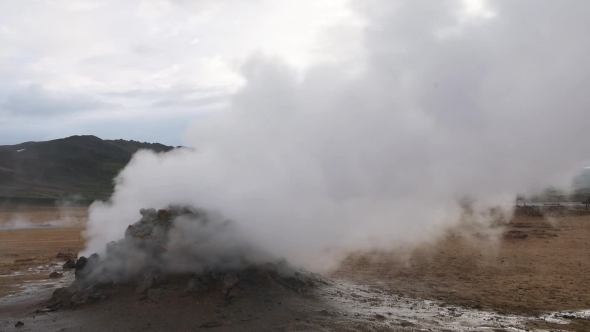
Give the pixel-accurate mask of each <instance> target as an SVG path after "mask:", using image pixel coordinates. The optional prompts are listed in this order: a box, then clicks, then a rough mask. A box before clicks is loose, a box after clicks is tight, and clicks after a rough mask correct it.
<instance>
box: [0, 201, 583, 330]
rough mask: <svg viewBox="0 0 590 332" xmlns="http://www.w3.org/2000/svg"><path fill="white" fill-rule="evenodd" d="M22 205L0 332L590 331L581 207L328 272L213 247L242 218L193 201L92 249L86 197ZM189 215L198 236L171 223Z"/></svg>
mask: <svg viewBox="0 0 590 332" xmlns="http://www.w3.org/2000/svg"><path fill="white" fill-rule="evenodd" d="M17 214H18V216H19V220H20V223H14V222H13V223H7V222H4V223H3V227H2V229H0V239H1V241H0V264H1V265H0V275H1V277H0V313H1V316H0V317H1V320H0V330H2V331H11V330H14V329H19V330H22V331H78V330H80V331H199V330H211V331H236V330H248V331H419V330H425V331H428V330H430V331H490V330H491V331H526V330H545V331H583V330H588V329H590V311H588V310H587V309H588V308H590V300H589V299H590V291H589V289H588V287H587V285H588V282H589V281H590V280H589V278H590V263H588V260H587V259H585V258H586V256H587V250H586V248H587V246H588V242H589V241H590V213H589V212H587V211H586V210H585V209H584V208H583V206H581V207H568V208H565V207H563V206H562V207H522V206H520V207H515V210H514V214H513V215H512V216H510V217H508V218H507V219H505V220H503V219H501V218H499V219H498V220H497V222H496V223H495V224H494V226H493V227H492V228H493V229H494V230H495V231H494V232H491V231H489V230H488V231H485V232H482V231H481V229H474V228H473V227H466V226H465V225H462V224H459V225H457V226H456V227H455V228H450V229H448V231H447V232H446V233H445V234H444V235H441V236H440V237H438V238H437V239H435V240H433V241H430V242H427V243H424V244H422V245H420V246H418V247H411V248H410V247H409V248H404V247H399V248H394V249H391V250H387V251H372V252H360V251H359V252H351V253H349V254H348V255H347V256H346V257H344V258H343V260H342V262H341V263H339V264H338V265H337V266H335V267H334V268H332V269H330V270H329V271H325V272H323V273H321V274H317V273H312V272H309V271H306V270H305V269H303V268H301V267H298V266H295V265H292V264H290V263H289V262H288V261H285V260H282V259H280V257H274V256H273V255H272V254H271V253H264V252H261V251H260V250H259V248H256V247H252V246H248V245H246V244H240V243H237V242H233V243H231V242H230V243H224V246H225V248H227V249H226V250H225V251H221V249H220V246H218V245H213V244H206V243H207V242H210V240H208V239H207V238H206V237H213V239H214V240H213V241H236V239H235V238H232V236H233V235H232V233H233V232H235V231H236V230H235V229H234V225H233V222H232V221H227V220H224V219H223V218H221V217H220V216H219V215H216V214H214V213H211V212H209V211H205V210H200V209H196V208H192V207H180V206H178V207H174V206H173V207H167V208H166V209H160V210H156V209H142V210H141V213H140V211H137V218H136V219H137V220H135V221H131V222H130V223H129V225H131V226H128V227H127V228H126V230H125V233H124V234H121V236H120V237H119V239H117V241H115V242H111V243H110V244H109V246H108V248H107V249H106V251H104V253H102V254H100V255H99V256H100V257H97V256H89V257H85V258H81V256H79V253H80V252H81V251H82V250H84V248H85V237H84V234H85V227H86V219H87V218H88V212H87V208H86V207H68V208H60V209H57V208H55V207H51V206H39V207H28V208H26V209H23V207H20V208H17V207H11V206H5V207H4V210H3V212H2V220H4V221H6V220H15V218H14V216H15V215H17ZM181 224H184V226H181ZM187 224H189V225H192V226H193V227H194V229H193V230H192V232H193V233H191V239H194V241H199V242H201V246H196V245H195V244H194V243H193V242H190V244H191V246H190V247H187V246H186V245H187V243H188V242H186V241H187V239H186V238H183V236H182V234H179V233H176V229H178V228H179V227H187V226H186V225H187ZM468 226H470V225H468ZM183 229H184V232H186V228H183ZM196 229H198V230H199V231H196ZM197 234H200V235H201V236H203V237H202V238H196V236H197ZM221 234H226V235H221ZM180 244H181V245H180ZM201 250H202V251H201ZM67 262H69V263H68V264H66V263H67ZM196 262H198V263H196ZM19 322H20V323H19Z"/></svg>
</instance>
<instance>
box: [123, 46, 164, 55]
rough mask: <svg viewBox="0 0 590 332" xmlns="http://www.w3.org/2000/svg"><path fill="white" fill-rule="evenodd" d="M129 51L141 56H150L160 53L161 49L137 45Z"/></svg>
mask: <svg viewBox="0 0 590 332" xmlns="http://www.w3.org/2000/svg"><path fill="white" fill-rule="evenodd" d="M131 51H132V52H133V53H135V54H138V55H141V56H152V55H156V54H159V53H161V52H162V50H161V49H159V48H157V47H154V46H152V45H147V44H137V45H135V46H133V47H131Z"/></svg>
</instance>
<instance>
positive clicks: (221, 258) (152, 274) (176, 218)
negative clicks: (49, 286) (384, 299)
mask: <svg viewBox="0 0 590 332" xmlns="http://www.w3.org/2000/svg"><path fill="white" fill-rule="evenodd" d="M140 213H141V215H142V218H141V219H140V220H139V221H138V222H136V223H135V224H132V225H130V226H129V227H128V228H127V230H126V231H125V236H124V238H123V239H121V240H119V241H116V242H110V243H108V244H107V245H106V255H104V257H101V256H99V255H98V254H93V255H90V257H84V256H82V257H80V258H78V260H77V261H76V263H75V278H76V279H75V281H74V282H73V283H72V284H71V285H69V286H68V287H64V288H59V289H56V290H55V292H54V294H53V298H52V300H51V303H50V305H49V306H48V307H47V309H44V310H49V311H53V310H57V309H60V308H72V307H77V306H81V305H84V304H87V303H91V302H96V301H102V300H105V299H106V298H108V297H109V296H110V295H116V293H118V292H131V291H133V292H134V293H136V294H143V296H144V298H145V299H149V300H154V299H157V298H158V297H159V296H160V294H161V293H162V292H164V291H165V290H171V292H173V293H175V294H178V295H179V296H187V295H191V294H209V295H210V294H218V295H217V296H218V297H219V298H220V299H222V300H223V301H225V302H228V303H229V302H231V299H232V298H233V297H234V296H236V294H239V293H244V290H246V289H247V290H249V291H256V290H257V289H260V288H269V287H279V288H281V289H283V290H288V291H295V292H298V293H306V292H309V291H310V290H311V289H313V288H314V287H315V286H316V285H318V284H322V283H325V281H323V279H322V278H321V277H319V276H318V275H315V274H312V273H309V272H306V271H302V270H298V269H296V268H294V267H292V266H291V265H289V264H288V263H287V262H286V261H284V260H281V259H276V258H273V257H272V256H270V255H266V254H264V253H262V252H261V251H259V250H257V249H256V247H255V246H252V245H249V244H247V243H240V242H239V241H238V240H237V237H235V233H236V229H235V223H233V222H232V221H230V220H225V219H223V218H222V217H221V216H220V215H219V214H215V213H212V212H210V211H206V210H202V209H194V208H192V207H176V206H170V207H168V208H167V209H161V210H155V209H141V210H140ZM221 240H225V241H227V243H225V242H223V241H221ZM211 241H213V242H215V243H214V244H215V245H212V243H210V242H211ZM236 289H239V291H236ZM246 293H248V292H246ZM238 296H239V295H238Z"/></svg>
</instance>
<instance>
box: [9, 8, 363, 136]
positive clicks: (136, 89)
mask: <svg viewBox="0 0 590 332" xmlns="http://www.w3.org/2000/svg"><path fill="white" fill-rule="evenodd" d="M362 28H363V22H362V20H361V19H360V18H358V17H357V15H356V14H355V12H354V10H352V9H351V6H350V5H349V4H348V1H346V0H314V1H300V0H281V1H275V0H247V1H243V0H195V1H185V0H145V1H131V0H130V1H104V0H100V1H99V0H96V1H95V0H59V1H56V0H23V1H9V0H0V45H2V47H1V50H0V145H1V144H14V143H19V142H22V141H29V140H47V139H55V138H61V137H64V136H69V135H75V134H93V135H97V136H100V137H102V138H125V139H136V140H141V141H144V140H145V141H158V142H162V143H167V144H174V145H177V144H181V143H182V134H183V132H184V131H185V128H186V125H187V124H188V122H189V121H191V120H194V119H199V117H202V116H207V114H210V112H215V111H216V110H218V109H219V108H222V107H225V106H226V105H227V104H228V101H229V99H230V98H231V95H232V93H233V92H234V91H235V90H236V89H237V88H238V87H240V85H241V84H243V79H242V77H241V75H240V68H241V64H242V63H243V62H244V61H245V59H247V58H248V57H249V56H250V55H252V54H256V53H259V54H267V55H273V56H278V57H281V58H283V59H284V60H285V61H287V62H288V63H289V64H291V65H293V66H295V67H296V68H305V67H306V66H309V65H311V64H313V63H316V62H318V61H320V62H326V61H344V60H345V59H346V58H347V57H353V56H354V55H355V52H357V51H360V50H359V47H358V46H359V39H360V38H359V36H360V32H361V30H362Z"/></svg>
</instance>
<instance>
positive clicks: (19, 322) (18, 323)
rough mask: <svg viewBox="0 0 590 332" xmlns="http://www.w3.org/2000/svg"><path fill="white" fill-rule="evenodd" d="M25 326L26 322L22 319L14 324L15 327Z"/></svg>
mask: <svg viewBox="0 0 590 332" xmlns="http://www.w3.org/2000/svg"><path fill="white" fill-rule="evenodd" d="M22 326H25V323H23V322H21V321H20V320H19V321H18V322H16V324H14V327H22Z"/></svg>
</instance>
